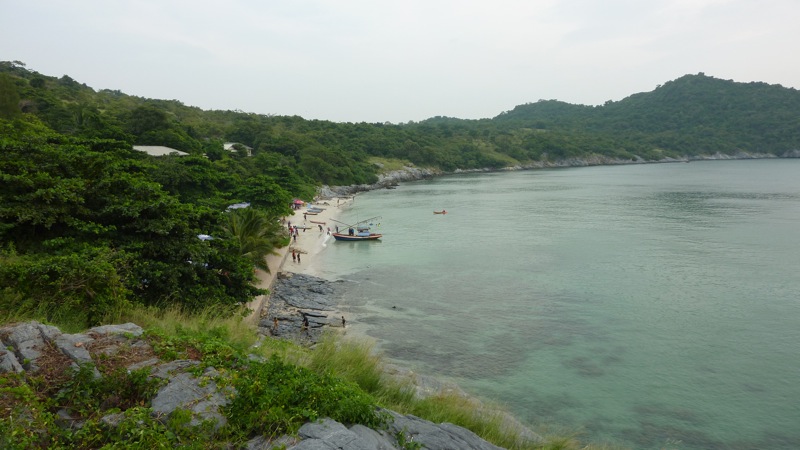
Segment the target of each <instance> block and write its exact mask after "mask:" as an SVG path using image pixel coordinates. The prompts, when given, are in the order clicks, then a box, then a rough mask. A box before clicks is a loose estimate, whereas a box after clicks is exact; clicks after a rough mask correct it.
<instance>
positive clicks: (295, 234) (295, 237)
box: [294, 231, 297, 242]
mask: <svg viewBox="0 0 800 450" xmlns="http://www.w3.org/2000/svg"><path fill="white" fill-rule="evenodd" d="M294 241H295V242H297V231H295V232H294Z"/></svg>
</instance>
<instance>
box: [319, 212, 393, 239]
mask: <svg viewBox="0 0 800 450" xmlns="http://www.w3.org/2000/svg"><path fill="white" fill-rule="evenodd" d="M379 218H380V216H376V217H371V218H369V219H367V220H362V221H360V222H356V223H354V224H352V225H348V224H346V223H344V222H339V221H338V220H335V219H331V220H332V221H334V222H336V223H340V224H342V225H344V226H345V227H346V228H347V232H346V233H340V232H339V230H338V228H339V227H337V230H336V233H331V236H333V238H334V239H336V240H337V241H375V240H378V239H380V238H382V237H383V234H381V233H373V232H372V231H371V230H370V226H371V225H372V224H371V223H369V222H370V221H372V220H375V219H379ZM368 223H369V225H368Z"/></svg>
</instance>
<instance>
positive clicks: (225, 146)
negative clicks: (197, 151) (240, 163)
mask: <svg viewBox="0 0 800 450" xmlns="http://www.w3.org/2000/svg"><path fill="white" fill-rule="evenodd" d="M234 145H241V146H242V147H244V148H246V149H247V150H252V149H253V147H248V146H246V145H244V144H240V143H238V142H225V143H224V144H222V148H223V149H225V150H228V151H231V150H236V149H235V148H234V147H233V146H234Z"/></svg>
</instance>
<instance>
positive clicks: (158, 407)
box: [151, 368, 229, 429]
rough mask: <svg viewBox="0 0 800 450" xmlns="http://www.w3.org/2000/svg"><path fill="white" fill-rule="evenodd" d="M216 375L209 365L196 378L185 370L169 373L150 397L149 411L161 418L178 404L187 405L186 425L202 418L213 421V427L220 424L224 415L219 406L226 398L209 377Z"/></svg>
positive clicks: (198, 422) (222, 404) (194, 424)
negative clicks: (162, 383)
mask: <svg viewBox="0 0 800 450" xmlns="http://www.w3.org/2000/svg"><path fill="white" fill-rule="evenodd" d="M216 375H217V372H216V371H215V370H213V369H211V368H209V369H206V372H205V373H204V374H203V376H202V377H200V378H197V377H195V376H194V375H192V374H190V373H186V372H183V373H179V374H177V375H174V376H172V377H171V378H170V379H169V383H168V384H167V385H166V386H164V387H162V388H161V389H160V390H159V391H158V393H157V394H156V396H155V397H154V398H153V400H152V403H151V407H152V409H153V415H154V416H155V417H157V418H159V419H164V420H165V419H166V418H167V417H169V415H170V414H172V413H173V412H174V411H175V410H176V409H178V408H181V409H188V410H189V411H191V412H192V420H191V422H190V423H189V425H190V426H196V425H199V424H200V423H201V422H203V421H205V420H212V421H214V422H215V429H219V428H220V427H222V426H224V425H225V423H226V422H227V419H226V418H225V416H223V415H222V413H220V408H222V407H223V406H226V405H227V404H228V403H229V400H228V398H227V397H226V396H225V395H224V394H223V392H221V391H220V390H219V389H217V384H216V383H215V382H214V380H213V379H212V378H213V377H214V376H216Z"/></svg>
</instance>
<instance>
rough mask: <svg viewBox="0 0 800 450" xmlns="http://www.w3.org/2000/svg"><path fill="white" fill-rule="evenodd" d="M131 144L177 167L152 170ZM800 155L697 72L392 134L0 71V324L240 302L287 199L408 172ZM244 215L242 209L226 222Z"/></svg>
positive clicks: (792, 94) (9, 68)
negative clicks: (620, 95) (137, 307)
mask: <svg viewBox="0 0 800 450" xmlns="http://www.w3.org/2000/svg"><path fill="white" fill-rule="evenodd" d="M224 143H238V145H237V146H235V147H234V148H233V151H229V150H226V149H225V147H224V146H223V144H224ZM133 145H156V146H167V147H171V148H174V149H177V150H180V151H184V152H187V153H188V154H189V155H187V156H164V157H153V156H149V155H147V154H145V153H143V152H139V151H134V150H133V148H132V146H133ZM797 149H800V94H798V92H797V91H796V90H794V89H786V88H783V87H780V86H770V85H766V84H763V83H748V84H743V83H735V82H732V81H725V80H719V79H715V78H712V77H707V76H704V75H702V74H699V75H691V76H685V77H682V78H680V79H677V80H675V81H670V82H668V83H665V84H664V85H663V86H659V87H658V88H656V89H655V90H654V91H652V92H647V93H640V94H635V95H632V96H630V97H628V98H626V99H624V100H621V101H619V102H608V103H607V104H605V105H602V106H582V105H570V104H567V103H563V102H558V101H552V100H551V101H539V102H537V103H533V104H527V105H522V106H518V107H516V108H514V109H513V110H511V111H508V112H505V113H503V114H500V115H498V116H497V117H495V118H492V119H482V120H462V119H455V118H448V117H434V118H430V119H427V120H423V121H421V122H414V123H406V124H388V123H334V122H330V121H323V120H305V119H303V118H301V117H296V116H291V117H290V116H272V115H262V114H252V113H245V112H240V111H203V110H201V109H199V108H195V107H190V106H186V105H184V104H183V103H181V102H180V101H178V100H153V99H146V98H141V97H135V96H130V95H126V94H124V93H122V92H119V91H111V90H100V91H95V90H94V89H92V88H91V87H89V86H86V85H85V84H82V83H80V82H79V81H76V80H74V79H72V78H71V77H69V76H67V75H63V76H61V77H53V76H48V75H43V74H40V73H38V72H36V71H33V70H30V69H28V68H26V67H25V65H24V64H23V63H20V62H17V61H15V62H0V286H3V289H2V290H0V317H3V316H2V314H8V313H10V312H13V313H15V314H17V315H20V314H22V315H24V316H25V317H24V318H25V319H26V320H27V319H30V318H37V319H42V318H44V319H46V320H48V321H56V322H57V321H61V322H62V323H64V322H70V323H73V324H78V323H80V324H83V325H94V324H97V323H102V322H103V321H105V320H109V317H113V315H114V314H116V313H117V312H119V311H122V310H126V309H127V308H129V307H130V305H133V304H142V305H147V306H163V305H174V304H178V305H182V306H184V307H186V308H191V309H193V310H199V309H202V308H203V307H205V306H208V305H221V306H224V307H226V308H232V307H234V306H236V305H239V304H243V303H246V302H247V301H249V300H250V299H252V297H253V296H254V295H255V294H257V293H258V292H259V290H258V289H255V288H254V287H253V286H252V281H253V266H254V265H255V266H259V264H263V261H264V256H265V255H266V254H268V253H269V252H270V251H272V249H273V248H274V247H275V246H278V245H281V243H285V242H286V239H287V237H286V236H285V233H284V227H282V226H279V225H278V221H277V220H276V219H277V218H279V217H283V216H286V215H289V214H291V211H290V209H289V205H290V204H291V203H292V200H293V199H294V198H297V197H299V198H302V199H305V200H310V199H311V198H312V197H313V196H314V192H315V188H316V187H317V186H319V185H320V184H330V185H351V184H365V183H374V182H375V181H377V175H378V172H379V171H381V170H387V169H392V168H400V167H403V166H404V165H409V164H413V165H416V166H420V167H428V168H434V169H440V170H443V171H454V170H456V169H483V168H502V167H513V166H521V167H525V166H529V167H535V166H547V165H556V164H581V163H584V162H585V161H591V162H593V163H596V164H603V163H609V162H617V163H619V162H626V161H642V160H644V161H660V160H664V159H665V158H682V157H686V156H696V155H702V154H715V153H717V152H720V153H727V154H738V153H740V152H743V151H744V152H748V153H770V154H774V155H778V156H789V155H793V156H796V155H798V154H800V151H798V150H797ZM244 202H247V203H249V204H250V208H245V209H233V210H230V209H229V208H228V207H229V206H230V205H238V204H241V203H244ZM201 236H204V238H202V239H201V238H200V237H201ZM207 237H211V238H212V239H211V240H208V239H207ZM17 318H21V317H17Z"/></svg>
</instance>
